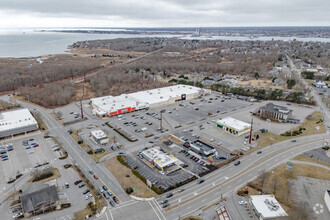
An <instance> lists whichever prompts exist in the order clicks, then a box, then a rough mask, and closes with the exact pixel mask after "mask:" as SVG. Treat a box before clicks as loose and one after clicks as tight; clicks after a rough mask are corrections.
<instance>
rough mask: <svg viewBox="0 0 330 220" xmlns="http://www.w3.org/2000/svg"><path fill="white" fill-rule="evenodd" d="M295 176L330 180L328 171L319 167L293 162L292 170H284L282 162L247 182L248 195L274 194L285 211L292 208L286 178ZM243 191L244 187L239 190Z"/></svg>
mask: <svg viewBox="0 0 330 220" xmlns="http://www.w3.org/2000/svg"><path fill="white" fill-rule="evenodd" d="M297 176H305V177H311V178H316V179H323V180H330V172H329V171H328V170H326V169H322V168H320V167H315V166H310V165H304V164H293V166H292V170H286V164H282V165H280V166H278V167H277V168H275V169H274V170H272V171H271V172H268V173H261V174H260V176H259V177H258V178H257V179H256V180H254V181H252V182H250V183H248V192H249V193H248V195H258V194H259V191H261V192H262V194H274V195H275V197H276V199H277V200H278V201H279V202H280V203H281V205H282V207H283V208H284V209H285V211H287V212H289V211H290V209H291V208H292V205H293V204H292V199H291V195H290V186H289V183H288V179H296V178H297ZM240 191H244V187H243V188H241V189H240V190H239V192H240Z"/></svg>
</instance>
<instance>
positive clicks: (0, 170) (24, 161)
mask: <svg viewBox="0 0 330 220" xmlns="http://www.w3.org/2000/svg"><path fill="white" fill-rule="evenodd" d="M23 140H30V141H29V143H28V145H26V146H24V145H23V142H22V141H23ZM9 143H10V144H12V145H13V150H12V151H7V153H5V154H1V155H7V156H8V157H6V158H8V159H7V160H4V158H3V159H2V160H1V161H0V177H1V178H0V187H1V188H3V187H4V186H5V185H6V184H7V181H8V180H9V179H10V178H12V177H15V176H16V174H17V172H20V173H26V172H29V171H30V170H31V169H32V168H33V167H34V166H36V165H38V164H43V163H45V162H49V163H53V162H54V161H56V160H57V158H58V157H59V153H58V151H56V152H55V151H54V150H53V149H52V146H53V145H54V143H53V142H52V141H51V140H50V139H48V140H46V139H45V138H44V137H43V135H42V134H38V135H29V136H24V137H19V138H17V139H12V140H6V141H5V142H3V143H2V145H7V144H9ZM34 145H35V146H36V145H39V146H37V147H34ZM1 188H0V189H1Z"/></svg>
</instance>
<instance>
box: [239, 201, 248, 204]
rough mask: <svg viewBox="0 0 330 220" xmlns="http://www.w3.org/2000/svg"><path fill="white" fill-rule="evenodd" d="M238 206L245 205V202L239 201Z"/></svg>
mask: <svg viewBox="0 0 330 220" xmlns="http://www.w3.org/2000/svg"><path fill="white" fill-rule="evenodd" d="M238 204H240V205H246V204H247V202H245V201H239V202H238Z"/></svg>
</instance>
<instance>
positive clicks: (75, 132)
mask: <svg viewBox="0 0 330 220" xmlns="http://www.w3.org/2000/svg"><path fill="white" fill-rule="evenodd" d="M78 132H79V131H78V130H72V131H71V132H70V135H71V137H72V138H73V139H74V140H75V141H76V142H77V143H78V144H79V145H80V147H81V148H82V149H83V150H84V151H85V152H86V153H87V154H88V155H89V156H90V157H91V158H92V159H93V160H94V161H95V162H99V161H100V159H101V158H102V157H104V156H105V155H107V154H108V153H109V152H106V151H104V152H100V153H95V152H94V151H93V149H92V148H91V147H90V146H88V145H87V144H86V143H85V141H84V140H83V139H82V138H81V137H80V136H79V135H78Z"/></svg>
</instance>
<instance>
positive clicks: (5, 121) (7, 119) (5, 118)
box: [0, 108, 38, 131]
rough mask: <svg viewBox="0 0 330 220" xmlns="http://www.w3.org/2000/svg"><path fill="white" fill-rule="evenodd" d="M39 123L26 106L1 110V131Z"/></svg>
mask: <svg viewBox="0 0 330 220" xmlns="http://www.w3.org/2000/svg"><path fill="white" fill-rule="evenodd" d="M36 124H38V123H37V121H36V120H35V119H34V118H33V116H32V114H31V113H30V111H29V110H28V109H26V108H24V109H17V110H12V111H5V112H0V131H7V130H12V129H16V128H21V127H26V126H30V125H36Z"/></svg>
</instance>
